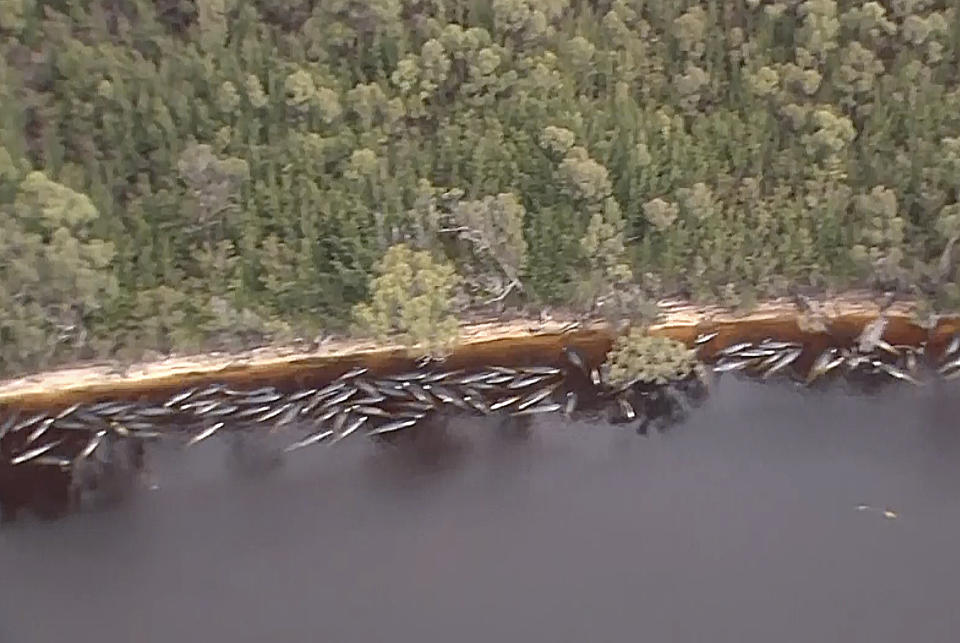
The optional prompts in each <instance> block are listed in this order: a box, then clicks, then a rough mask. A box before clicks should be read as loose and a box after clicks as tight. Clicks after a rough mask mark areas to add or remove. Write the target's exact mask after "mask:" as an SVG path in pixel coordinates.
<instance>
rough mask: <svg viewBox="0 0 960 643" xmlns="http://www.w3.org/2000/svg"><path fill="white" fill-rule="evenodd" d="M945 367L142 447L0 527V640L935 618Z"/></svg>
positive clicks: (813, 633)
mask: <svg viewBox="0 0 960 643" xmlns="http://www.w3.org/2000/svg"><path fill="white" fill-rule="evenodd" d="M953 384H954V383H951V382H939V383H936V384H934V385H931V386H928V387H925V388H922V389H917V388H911V387H907V386H891V387H888V388H886V389H884V391H883V394H882V395H875V396H870V397H865V396H863V395H861V394H853V393H852V389H851V390H845V389H844V387H842V386H835V387H831V388H829V389H824V390H809V389H804V388H802V387H799V386H795V385H793V384H792V383H787V382H784V383H782V384H776V385H770V384H766V385H760V384H757V383H752V382H749V381H744V380H738V379H735V378H730V377H723V378H722V379H721V380H720V381H719V382H717V385H716V388H715V390H714V391H713V394H712V395H711V396H710V397H709V398H708V399H706V400H705V401H704V402H703V404H702V406H701V407H700V408H699V409H697V410H696V411H695V412H694V413H692V414H691V415H690V416H689V417H688V419H687V420H686V421H685V422H684V423H683V425H681V426H678V427H677V428H676V430H672V431H669V432H667V433H656V432H651V433H649V434H648V436H647V437H640V436H637V435H636V433H635V431H634V430H633V428H629V429H628V428H626V427H624V426H621V425H612V424H607V423H603V422H599V421H595V422H573V421H565V420H564V419H563V418H562V417H560V416H556V415H553V416H541V417H534V418H532V419H530V420H529V422H525V423H512V424H511V423H507V424H503V422H502V421H495V420H493V419H485V418H474V417H460V416H456V417H451V418H448V419H447V420H446V421H445V422H443V421H433V422H430V423H428V424H426V425H424V427H423V430H422V431H417V432H411V433H409V435H408V436H407V437H405V438H404V439H403V440H392V441H389V442H386V441H381V442H376V443H374V442H371V441H367V440H354V441H345V442H343V443H342V444H341V445H338V447H337V448H332V449H328V448H316V449H304V450H302V451H298V452H295V453H292V454H289V456H288V457H286V458H284V459H283V460H282V461H281V462H280V464H279V466H266V467H257V466H244V457H246V456H245V455H244V454H245V453H247V452H248V451H249V452H259V453H264V454H269V453H271V449H272V448H273V445H272V444H260V445H252V444H249V443H241V444H239V446H238V444H237V443H231V441H230V438H232V437H234V436H230V435H223V436H215V437H214V438H212V439H211V440H209V441H206V442H204V443H203V444H201V445H198V446H197V448H195V449H192V450H190V451H187V452H183V451H182V450H181V449H179V448H175V447H174V446H172V445H164V444H160V445H156V446H150V447H148V450H147V458H146V468H145V470H144V478H145V479H146V480H148V481H149V482H143V483H141V484H137V485H134V486H133V487H132V492H131V494H130V496H129V497H128V498H126V499H125V501H124V502H120V503H114V504H112V505H110V506H108V507H105V508H100V509H98V510H97V511H91V512H80V513H75V514H72V515H70V516H68V517H66V518H65V519H63V520H59V521H56V522H44V521H37V520H22V521H19V522H17V523H14V524H12V525H8V526H6V527H5V528H4V529H3V530H0V569H3V578H4V583H3V584H2V585H0V641H3V642H6V641H14V642H17V643H32V642H34V641H38V642H47V641H57V640H64V639H67V640H71V641H80V642H85V641H115V640H131V641H142V642H145V643H150V642H153V641H158V642H159V641H162V642H164V643H166V642H169V641H174V640H188V641H193V640H198V641H230V642H231V643H236V642H241V641H265V640H270V641H305V640H306V641H312V640H335V641H386V640H390V641H398V642H402V641H418V642H421V641H465V642H472V641H478V642H479V641H482V642H484V643H488V642H489V641H491V640H511V641H512V640H525V641H550V642H556V641H577V642H580V641H622V640H628V639H630V638H638V637H642V638H643V639H644V640H654V641H711V642H716V641H731V642H734V641H736V642H742V641H764V642H767V641H798V642H799V641H803V642H807V641H812V640H827V641H834V640H843V641H871V642H876V641H905V640H921V641H925V642H939V641H944V642H947V641H950V642H952V641H954V640H956V633H957V632H958V631H960V614H958V612H957V610H956V608H955V603H956V599H955V596H954V594H955V585H956V578H957V577H958V572H960V558H958V557H957V556H956V554H955V551H956V543H957V542H958V539H960V493H958V490H960V466H958V465H960V440H958V438H957V433H956V430H955V421H954V419H953V418H955V417H956V416H957V413H958V412H960V401H958V400H960V398H958V397H957V395H956V393H957V387H956V386H954V385H953ZM398 437H399V436H398ZM264 439H268V438H266V437H265V438H264ZM255 459H256V458H254V460H255ZM266 459H267V460H269V459H270V458H269V457H267V458H266ZM247 464H249V463H247ZM860 504H868V505H870V506H873V507H880V508H890V509H892V510H894V511H896V513H897V515H898V517H897V518H896V519H886V518H884V517H883V515H882V514H881V513H878V512H864V511H857V509H856V507H857V506H858V505H860Z"/></svg>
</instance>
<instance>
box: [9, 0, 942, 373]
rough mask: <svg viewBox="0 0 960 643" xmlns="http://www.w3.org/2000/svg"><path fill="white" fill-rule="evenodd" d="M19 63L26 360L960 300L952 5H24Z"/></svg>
mask: <svg viewBox="0 0 960 643" xmlns="http://www.w3.org/2000/svg"><path fill="white" fill-rule="evenodd" d="M0 52H2V56H0V372H2V373H4V374H12V373H17V372H23V371H26V370H32V369H36V368H43V367H49V366H51V365H55V364H59V363H63V362H65V361H68V360H76V359H90V358H95V357H96V358H99V357H114V358H116V357H119V358H121V359H133V358H137V357H142V356H143V355H144V354H145V353H146V352H151V351H152V352H160V353H166V352H170V351H190V350H201V349H205V348H213V347H218V348H219V347H227V348H236V347H240V346H248V345H250V344H251V343H258V342H268V341H286V340H289V339H291V338H293V337H310V338H312V337H314V336H316V335H317V334H318V333H321V332H333V331H338V332H341V331H346V330H347V329H350V328H361V329H366V330H367V331H369V332H375V333H378V334H383V333H386V332H392V331H398V332H405V333H407V334H409V335H411V336H418V335H424V334H425V333H429V331H430V329H431V328H433V327H441V328H449V326H450V324H454V323H455V321H456V318H457V317H458V316H461V317H462V316H463V315H466V314H469V312H470V311H475V310H478V309H483V307H487V308H491V309H493V310H496V309H497V307H498V306H499V307H501V308H502V307H503V306H511V307H515V306H517V305H521V304H522V305H535V306H542V305H548V306H561V307H566V308H570V309H576V310H580V311H590V310H596V309H598V308H601V309H602V308H604V307H606V309H609V310H613V311H619V313H620V314H637V313H639V312H641V311H643V310H645V309H648V304H646V303H645V302H649V301H650V300H651V299H652V298H654V297H658V296H662V295H667V294H674V295H675V294H680V295H684V296H687V297H690V298H692V299H694V300H698V301H707V300H712V301H720V302H722V303H725V304H732V305H741V306H743V305H749V302H751V301H755V300H756V299H758V298H763V297H769V296H775V295H781V294H789V293H792V292H797V290H798V289H799V290H801V291H803V292H815V291H827V290H835V289H843V288H850V287H869V288H876V289H883V290H888V291H889V290H896V291H898V292H903V293H909V294H911V295H914V296H918V297H921V298H924V299H925V300H927V301H930V302H935V303H936V305H938V306H941V307H947V306H955V305H957V304H960V263H958V261H957V257H956V256H955V255H956V252H955V251H954V246H955V245H956V242H957V239H958V238H960V202H958V195H957V192H958V189H960V15H958V8H957V6H956V4H955V3H954V2H948V1H945V0H944V1H933V0H883V1H880V2H861V1H853V0H839V1H837V0H805V1H801V0H779V1H777V2H771V1H768V0H699V1H698V0H612V1H610V0H593V1H589V2H588V1H584V0H287V1H284V0H256V1H244V0H155V2H147V1H146V0H127V1H124V2H116V1H115V0H60V1H56V0H49V1H48V0H0ZM398 318H400V321H399V322H398V321H397V319H398Z"/></svg>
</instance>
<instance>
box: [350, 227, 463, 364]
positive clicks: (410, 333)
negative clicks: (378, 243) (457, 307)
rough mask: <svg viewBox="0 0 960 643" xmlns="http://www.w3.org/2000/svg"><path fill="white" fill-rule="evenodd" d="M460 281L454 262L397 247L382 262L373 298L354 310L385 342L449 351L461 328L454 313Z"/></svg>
mask: <svg viewBox="0 0 960 643" xmlns="http://www.w3.org/2000/svg"><path fill="white" fill-rule="evenodd" d="M458 281H459V278H458V277H457V274H456V272H455V270H454V269H453V266H451V265H450V264H448V263H446V262H439V261H435V260H434V259H433V257H431V256H430V253H429V252H425V251H423V252H417V251H415V250H412V249H411V248H410V247H409V246H407V245H406V244H398V245H395V246H392V247H391V248H390V249H389V250H387V252H386V253H385V254H384V256H383V259H381V260H380V262H379V263H378V264H377V266H376V276H375V277H374V278H373V279H372V281H371V287H370V292H371V299H370V301H369V302H368V303H365V304H357V305H356V307H355V308H354V317H355V319H356V322H357V328H358V330H360V331H361V332H364V333H368V334H372V335H374V336H375V337H376V338H377V339H378V340H380V341H384V342H385V341H387V340H388V339H390V338H394V339H397V340H399V341H400V342H401V343H402V344H403V345H404V346H406V347H408V348H409V349H410V350H411V351H416V352H418V353H420V354H429V355H438V354H443V353H446V352H448V351H449V350H451V349H452V348H453V345H454V344H455V343H456V340H457V335H458V332H459V326H458V323H457V319H456V317H455V316H453V315H452V314H451V308H452V303H453V297H452V291H453V288H454V287H455V286H456V285H457V282H458Z"/></svg>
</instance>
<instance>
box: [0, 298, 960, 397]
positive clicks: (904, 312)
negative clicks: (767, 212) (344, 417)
mask: <svg viewBox="0 0 960 643" xmlns="http://www.w3.org/2000/svg"><path fill="white" fill-rule="evenodd" d="M657 306H658V308H659V309H660V316H659V318H658V319H657V320H656V322H655V323H653V324H651V325H650V326H649V327H648V330H649V332H650V333H652V334H657V335H666V336H670V337H673V338H675V339H678V340H680V341H684V342H690V341H692V339H693V337H694V336H695V335H696V334H697V332H698V331H706V330H708V329H711V328H714V329H719V330H722V334H723V335H728V334H729V335H731V336H732V335H733V334H734V332H733V331H735V327H738V326H741V327H745V326H748V325H760V326H764V325H765V324H770V323H776V324H778V325H782V324H788V325H789V326H791V327H793V328H794V329H800V332H801V333H815V334H816V333H818V332H820V333H822V332H826V330H827V327H828V326H831V324H842V325H843V326H845V327H848V328H849V327H851V325H852V326H858V325H862V324H865V323H866V322H868V321H869V320H870V319H872V318H875V317H876V316H877V315H879V314H880V313H881V312H885V313H886V314H887V315H888V317H889V318H890V319H898V320H900V321H901V322H903V323H906V324H908V325H910V326H913V327H916V323H915V321H914V320H913V317H912V315H913V313H914V312H915V311H916V310H917V302H915V301H910V300H904V301H898V302H896V303H894V304H892V305H891V306H889V307H887V308H885V309H882V308H881V306H880V304H879V303H878V302H877V301H876V299H875V298H874V297H871V296H869V295H866V294H863V293H848V294H845V295H840V296H836V297H831V298H829V299H822V300H814V299H811V300H808V301H807V306H806V307H805V308H806V310H801V308H800V307H798V306H797V304H796V303H795V301H793V300H791V299H787V298H781V299H774V300H768V301H764V302H761V303H758V304H757V305H756V306H754V307H753V308H751V309H750V310H749V311H744V312H738V311H735V310H731V309H728V308H723V307H721V306H716V305H710V306H698V305H694V304H692V303H689V302H685V301H682V300H677V299H665V300H661V301H659V302H657ZM575 321H579V322H580V324H579V326H578V327H577V328H576V330H575V332H570V333H569V335H570V337H571V339H574V338H576V339H577V340H581V341H588V342H589V341H592V342H593V344H594V345H595V346H596V344H597V338H598V337H601V338H602V337H604V336H605V337H606V338H607V339H609V338H611V337H613V336H615V335H616V334H617V331H616V329H614V328H612V327H611V326H610V324H609V323H608V322H606V321H604V320H602V319H596V318H594V319H586V320H585V319H582V318H580V319H578V318H577V317H576V316H575V315H573V314H570V313H562V312H557V313H556V314H555V315H554V316H553V317H552V318H551V319H549V320H547V321H541V320H540V319H531V318H520V319H512V320H509V321H497V320H488V321H485V322H474V323H465V324H463V325H461V328H460V339H459V343H458V345H457V347H456V350H455V351H454V354H453V357H457V356H460V357H463V356H465V355H469V354H471V353H477V352H478V351H477V349H480V348H483V347H484V345H487V347H489V346H490V345H492V344H494V343H498V342H499V343H501V344H502V343H503V342H509V343H511V344H513V343H515V342H528V341H530V340H532V339H534V338H537V339H538V340H540V339H546V338H551V340H552V341H553V342H554V343H555V342H556V338H557V337H558V336H559V335H560V334H561V333H563V331H564V330H568V331H569V330H570V326H571V324H572V322H575ZM958 321H960V316H953V315H951V316H940V317H939V324H938V325H937V327H936V330H935V331H934V330H933V329H931V330H930V333H931V334H936V335H941V334H942V333H943V332H953V331H952V330H951V329H953V327H954V326H956V325H957V322H958ZM901 325H903V324H901ZM946 327H949V328H946ZM796 332H797V331H796V330H794V333H796ZM541 343H542V342H541ZM601 344H602V341H601ZM481 352H482V351H481ZM409 361H410V358H409V355H408V353H407V352H406V350H405V349H404V348H403V347H402V346H399V345H382V344H379V343H377V341H376V340H374V339H356V338H343V339H334V340H331V341H329V343H326V344H324V345H321V346H320V347H318V348H317V349H315V350H304V349H303V347H302V346H291V345H275V346H264V347H261V348H256V349H252V350H248V351H243V352H238V353H231V354H224V353H217V352H210V353H200V354H195V355H172V356H169V357H166V358H164V359H161V360H156V361H150V362H141V363H138V364H134V365H131V366H128V367H125V368H122V369H121V368H119V365H117V364H110V363H108V364H103V363H102V362H100V363H98V364H95V365H86V366H85V365H82V364H81V365H78V366H75V367H67V368H62V369H56V370H51V371H45V372H39V373H34V374H29V375H25V376H21V377H17V378H13V379H8V380H4V381H0V404H4V405H16V406H34V405H38V406H39V405H43V404H49V403H54V402H57V401H60V402H62V401H63V400H64V399H67V398H71V399H76V398H79V397H84V398H91V397H95V396H98V395H99V396H103V395H107V394H114V395H117V394H119V395H134V394H137V393H138V392H144V391H147V390H149V389H156V388H169V387H171V386H173V385H175V384H179V385H181V386H182V385H186V383H188V382H197V381H204V380H212V379H224V380H228V381H229V380H234V381H237V380H249V379H258V378H262V377H264V376H269V375H273V376H276V375H277V374H278V373H280V372H282V371H284V370H285V369H286V370H291V369H292V370H298V371H300V372H309V371H318V370H323V369H330V368H331V367H333V366H336V365H337V364H341V365H342V364H344V363H345V362H350V365H357V364H371V363H375V364H384V363H387V362H392V363H398V362H409Z"/></svg>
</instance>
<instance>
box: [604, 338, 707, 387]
mask: <svg viewBox="0 0 960 643" xmlns="http://www.w3.org/2000/svg"><path fill="white" fill-rule="evenodd" d="M696 365H697V360H696V357H695V352H694V351H692V350H690V349H688V348H687V347H686V346H685V345H684V344H683V343H681V342H678V341H676V340H673V339H670V338H669V337H655V336H652V335H648V334H647V333H646V331H644V330H643V329H642V328H639V327H633V328H631V329H630V332H629V333H627V334H626V335H621V336H620V337H618V338H617V340H616V342H614V345H613V348H612V349H611V350H610V353H609V354H608V355H607V359H606V361H605V362H604V371H605V375H606V380H607V381H608V382H609V383H610V384H612V385H613V386H619V385H622V384H626V383H628V382H631V381H633V380H639V381H641V382H644V383H647V384H666V383H667V382H671V381H674V380H679V379H683V378H685V377H688V376H689V375H690V374H692V373H693V370H694V368H695V367H696Z"/></svg>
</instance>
